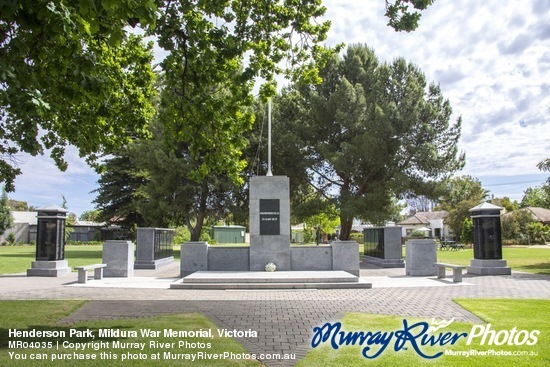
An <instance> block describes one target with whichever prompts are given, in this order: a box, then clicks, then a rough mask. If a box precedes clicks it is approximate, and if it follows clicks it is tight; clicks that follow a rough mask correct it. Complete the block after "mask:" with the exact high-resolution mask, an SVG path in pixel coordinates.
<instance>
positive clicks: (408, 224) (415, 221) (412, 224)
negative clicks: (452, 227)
mask: <svg viewBox="0 0 550 367" xmlns="http://www.w3.org/2000/svg"><path fill="white" fill-rule="evenodd" d="M447 215H449V212H447V211H446V210H440V211H435V212H417V213H416V214H415V215H413V216H412V217H409V218H407V219H405V220H404V221H402V222H400V223H398V225H399V226H401V227H402V231H403V233H402V235H403V237H407V236H408V235H409V234H411V232H413V231H415V230H420V231H424V232H426V237H436V238H449V237H451V236H452V235H451V233H450V231H449V227H448V226H446V225H445V218H446V217H447Z"/></svg>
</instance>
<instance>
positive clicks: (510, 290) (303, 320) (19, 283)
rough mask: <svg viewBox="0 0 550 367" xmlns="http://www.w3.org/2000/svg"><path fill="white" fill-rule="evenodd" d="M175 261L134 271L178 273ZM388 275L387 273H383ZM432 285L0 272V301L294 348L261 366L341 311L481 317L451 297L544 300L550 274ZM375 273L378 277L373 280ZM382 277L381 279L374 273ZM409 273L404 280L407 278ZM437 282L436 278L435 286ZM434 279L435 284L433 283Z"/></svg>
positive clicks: (261, 350) (256, 349) (274, 348)
mask: <svg viewBox="0 0 550 367" xmlns="http://www.w3.org/2000/svg"><path fill="white" fill-rule="evenodd" d="M178 270H179V269H178V268H177V266H171V267H168V268H166V269H162V270H160V271H156V272H151V271H149V273H147V272H146V271H137V272H136V276H155V277H160V278H166V279H171V278H174V279H175V278H176V277H177V272H178ZM404 273H405V269H375V268H369V269H362V270H361V275H362V276H364V277H386V280H387V281H386V283H385V284H388V281H389V283H391V282H392V281H398V280H399V279H400V278H403V277H404ZM388 277H389V278H388ZM431 278H433V282H434V286H431V287H430V286H423V287H414V286H412V287H384V288H382V287H377V283H376V282H373V288H372V289H350V290H303V291H221V290H208V291H206V290H170V289H160V288H153V289H131V288H94V287H76V286H73V285H72V284H73V283H74V282H75V281H76V274H71V275H69V276H66V277H61V278H35V277H25V276H0V299H2V300H7V299H89V300H90V302H88V303H86V304H85V305H84V306H83V307H81V308H80V309H78V310H77V311H75V312H74V313H73V314H71V315H69V316H68V317H66V318H65V319H63V320H60V324H62V325H72V324H74V323H78V322H83V321H90V320H102V319H120V318H136V317H151V316H156V315H163V314H177V313H185V312H200V313H203V314H204V315H206V316H207V317H208V318H210V319H211V320H212V321H213V322H214V323H215V324H217V325H218V326H219V327H220V328H226V329H230V330H233V329H238V330H248V329H252V330H255V331H257V332H258V337H257V338H236V340H237V341H239V342H240V343H241V344H242V345H243V346H244V347H245V348H246V349H247V350H248V352H250V353H254V354H256V355H260V354H265V353H269V354H282V353H295V354H296V360H271V359H264V360H262V362H263V363H264V364H265V365H267V366H292V365H294V364H295V363H296V361H297V360H299V359H300V358H302V357H303V356H304V355H305V354H306V353H307V351H308V350H309V349H310V348H309V343H310V339H311V335H312V334H311V333H312V329H313V327H314V326H317V325H322V324H324V323H325V322H328V321H338V320H340V319H341V318H342V316H343V315H344V314H345V313H346V312H363V313H371V314H383V315H399V316H403V317H421V318H425V319H427V320H429V319H431V318H437V319H446V320H449V319H451V318H453V317H454V318H455V319H456V320H457V321H466V322H474V323H477V322H481V320H479V319H478V318H477V317H476V316H475V315H473V314H471V313H470V312H468V311H467V310H465V309H463V308H462V307H460V306H459V305H458V304H456V303H455V302H453V301H452V299H455V298H520V299H526V298H537V299H550V276H544V275H534V274H526V273H518V272H513V274H512V275H511V276H470V275H465V276H464V282H463V283H459V284H453V283H452V282H451V281H450V280H446V281H438V280H436V279H435V277H431ZM373 279H377V278H373ZM380 279H382V278H380ZM408 279H410V278H408ZM436 282H437V284H436ZM435 285H437V286H435Z"/></svg>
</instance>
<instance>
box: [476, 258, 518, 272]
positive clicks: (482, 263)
mask: <svg viewBox="0 0 550 367" xmlns="http://www.w3.org/2000/svg"><path fill="white" fill-rule="evenodd" d="M506 265H507V262H506V260H504V259H500V260H482V259H472V260H470V266H468V274H476V275H511V274H512V269H511V268H510V267H508V266H506Z"/></svg>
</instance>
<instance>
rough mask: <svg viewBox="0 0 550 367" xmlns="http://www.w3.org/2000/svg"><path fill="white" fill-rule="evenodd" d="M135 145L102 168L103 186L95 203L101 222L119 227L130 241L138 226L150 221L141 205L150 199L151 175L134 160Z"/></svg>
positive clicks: (120, 152)
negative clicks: (149, 182) (141, 209)
mask: <svg viewBox="0 0 550 367" xmlns="http://www.w3.org/2000/svg"><path fill="white" fill-rule="evenodd" d="M132 147H133V144H129V145H127V146H125V147H121V148H119V149H118V150H117V152H116V153H115V154H114V155H113V156H111V157H110V158H109V159H107V160H106V161H105V162H104V163H103V166H102V171H103V173H102V175H101V177H100V178H99V180H98V185H99V187H98V188H97V189H96V190H94V192H95V193H97V196H96V198H95V200H94V203H95V204H96V208H97V209H98V211H99V216H98V217H96V218H95V220H97V221H102V222H106V223H109V224H114V225H118V226H120V227H121V229H122V232H123V233H124V234H126V235H128V237H129V238H134V237H135V231H136V229H137V227H144V226H146V225H147V222H146V220H145V218H144V217H143V215H142V214H141V212H140V211H139V208H138V205H139V203H140V202H141V201H142V200H144V198H145V197H146V196H147V195H146V193H145V185H146V184H147V182H148V176H147V173H146V172H145V171H144V170H143V169H142V168H141V167H139V166H137V165H136V164H135V163H134V161H133V160H132V158H131V157H132V149H133V148H132Z"/></svg>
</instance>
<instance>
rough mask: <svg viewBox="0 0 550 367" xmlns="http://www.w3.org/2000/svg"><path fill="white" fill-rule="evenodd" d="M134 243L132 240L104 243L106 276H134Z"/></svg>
mask: <svg viewBox="0 0 550 367" xmlns="http://www.w3.org/2000/svg"><path fill="white" fill-rule="evenodd" d="M134 249H135V246H134V243H133V242H132V241H118V240H112V241H106V242H104V243H103V263H104V264H107V267H106V268H105V270H104V271H103V275H104V276H105V278H116V277H121V278H128V277H133V276H134Z"/></svg>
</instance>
